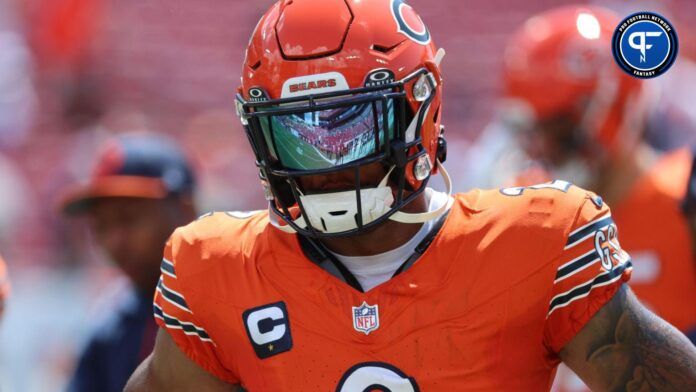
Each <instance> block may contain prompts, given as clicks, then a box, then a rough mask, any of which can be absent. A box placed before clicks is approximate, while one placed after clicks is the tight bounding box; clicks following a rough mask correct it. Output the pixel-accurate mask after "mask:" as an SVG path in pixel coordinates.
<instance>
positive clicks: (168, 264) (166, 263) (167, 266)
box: [160, 259, 176, 278]
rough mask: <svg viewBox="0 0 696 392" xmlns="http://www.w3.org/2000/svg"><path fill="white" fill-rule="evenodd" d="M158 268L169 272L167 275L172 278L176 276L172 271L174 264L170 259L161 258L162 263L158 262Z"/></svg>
mask: <svg viewBox="0 0 696 392" xmlns="http://www.w3.org/2000/svg"><path fill="white" fill-rule="evenodd" d="M160 269H161V270H162V272H163V273H167V272H168V273H169V275H170V276H171V277H173V278H176V272H175V271H174V264H172V262H171V261H169V260H167V259H162V263H161V264H160Z"/></svg>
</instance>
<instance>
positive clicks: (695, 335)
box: [682, 152, 696, 342]
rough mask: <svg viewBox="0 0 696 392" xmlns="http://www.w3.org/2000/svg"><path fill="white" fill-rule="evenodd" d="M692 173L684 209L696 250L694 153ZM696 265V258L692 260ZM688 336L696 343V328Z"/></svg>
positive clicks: (693, 155) (692, 243)
mask: <svg viewBox="0 0 696 392" xmlns="http://www.w3.org/2000/svg"><path fill="white" fill-rule="evenodd" d="M691 155H692V163H691V173H690V174H689V181H688V183H687V187H686V196H685V197H684V201H683V202H682V209H683V210H684V214H685V215H686V217H687V220H688V223H689V231H690V233H691V247H692V248H693V249H696V154H694V153H693V152H692V154H691ZM691 261H692V262H693V263H694V264H696V256H695V257H694V259H693V260H691ZM687 336H688V337H689V339H690V340H691V341H692V342H696V327H694V328H691V329H690V330H688V331H687Z"/></svg>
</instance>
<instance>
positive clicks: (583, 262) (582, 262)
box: [556, 250, 599, 281]
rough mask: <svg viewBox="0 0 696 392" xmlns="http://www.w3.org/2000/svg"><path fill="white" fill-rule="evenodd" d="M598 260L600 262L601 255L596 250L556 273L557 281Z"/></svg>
mask: <svg viewBox="0 0 696 392" xmlns="http://www.w3.org/2000/svg"><path fill="white" fill-rule="evenodd" d="M597 260H599V254H598V253H597V250H594V251H592V252H590V253H588V254H586V255H584V256H582V257H580V258H579V259H577V260H575V261H573V262H572V263H571V264H568V265H566V266H563V267H561V268H559V269H558V272H557V273H556V280H557V281H558V280H560V279H562V278H563V277H565V276H568V275H570V274H572V273H573V272H575V271H577V270H580V269H582V268H583V267H585V266H587V265H588V264H591V263H593V262H595V261H597Z"/></svg>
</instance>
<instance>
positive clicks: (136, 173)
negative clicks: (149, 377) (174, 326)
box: [62, 134, 196, 392]
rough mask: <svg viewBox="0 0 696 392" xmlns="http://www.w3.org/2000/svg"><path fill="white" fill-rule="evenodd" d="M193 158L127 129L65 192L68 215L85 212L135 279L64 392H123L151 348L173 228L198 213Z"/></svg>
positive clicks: (120, 265)
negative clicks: (155, 303) (155, 299)
mask: <svg viewBox="0 0 696 392" xmlns="http://www.w3.org/2000/svg"><path fill="white" fill-rule="evenodd" d="M194 186H195V179H194V173H193V170H192V168H191V165H190V163H189V162H188V161H187V158H186V157H185V155H184V153H183V152H182V150H181V149H180V147H179V146H178V145H176V144H175V143H174V142H173V141H172V140H170V139H169V138H166V137H164V136H160V135H155V134H130V135H123V136H120V137H118V138H113V139H111V140H109V141H107V142H106V143H105V144H104V146H103V148H102V149H101V152H100V154H99V156H98V159H97V164H96V166H95V169H94V171H93V174H92V177H91V178H90V180H89V182H88V183H87V184H85V185H75V186H73V187H72V188H71V189H69V190H67V192H66V196H65V199H64V202H63V205H62V209H63V212H64V213H65V214H66V215H68V216H84V217H86V218H87V222H88V225H89V227H90V229H91V232H92V233H93V234H94V238H95V240H96V242H97V244H98V245H99V246H100V247H102V248H103V249H104V250H105V252H106V253H107V254H108V256H110V258H111V259H112V260H113V261H114V262H115V263H116V265H117V266H118V268H119V269H120V270H121V271H122V272H123V273H124V274H125V275H126V276H127V277H128V279H129V280H130V282H131V283H132V292H131V293H129V295H127V296H124V297H123V299H122V302H121V303H120V304H119V305H118V306H117V311H116V312H115V313H114V314H113V315H112V317H110V318H108V319H106V320H102V321H101V323H100V324H99V325H98V327H97V328H96V330H95V331H94V334H93V336H92V337H91V339H89V341H88V343H87V346H86V348H85V350H84V352H83V354H82V356H81V358H80V359H79V362H78V364H77V369H76V370H75V373H74V376H73V378H72V381H71V382H70V385H69V387H68V390H69V391H75V392H77V391H121V390H122V389H123V387H124V386H125V384H126V381H127V380H128V377H129V375H130V374H131V373H132V372H133V370H134V369H135V368H136V366H137V364H138V363H140V362H141V361H142V360H143V359H144V358H145V357H146V356H147V355H148V354H149V353H150V351H151V350H152V347H153V345H154V339H155V334H156V332H157V326H156V324H155V322H154V320H153V317H152V295H153V293H154V291H155V287H156V286H157V280H158V278H159V274H160V264H161V262H162V252H161V249H162V247H163V246H164V243H165V242H166V240H167V238H168V237H169V235H170V234H171V233H172V231H173V230H174V229H175V228H176V227H178V226H181V225H183V224H185V223H188V222H190V221H192V220H193V219H195V216H196V212H195V208H194V203H193V192H194Z"/></svg>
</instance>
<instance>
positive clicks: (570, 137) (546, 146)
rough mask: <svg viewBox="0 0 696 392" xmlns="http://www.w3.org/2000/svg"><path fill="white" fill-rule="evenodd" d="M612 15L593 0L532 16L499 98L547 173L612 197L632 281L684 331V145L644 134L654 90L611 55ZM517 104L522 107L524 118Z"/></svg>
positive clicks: (692, 287) (688, 251)
mask: <svg viewBox="0 0 696 392" xmlns="http://www.w3.org/2000/svg"><path fill="white" fill-rule="evenodd" d="M619 20H620V18H619V17H618V16H617V15H615V14H614V13H613V12H611V11H609V10H606V9H603V8H600V7H595V6H591V7H588V6H565V7H560V8H556V9H553V10H550V11H546V12H544V13H542V14H540V15H536V16H534V17H532V18H530V19H529V20H528V21H527V22H526V23H525V24H524V25H523V26H522V27H521V28H520V30H519V31H517V32H516V33H515V34H513V39H512V41H511V42H510V43H509V45H508V47H507V50H506V53H505V69H504V72H505V73H504V74H505V84H506V93H507V100H506V101H505V105H508V106H509V107H512V108H516V109H515V110H516V111H515V113H517V115H518V117H517V124H522V125H521V126H520V127H519V128H518V129H517V131H518V132H519V134H518V136H519V139H518V140H519V141H520V143H521V145H522V146H524V149H525V151H526V153H527V154H528V155H529V156H530V157H531V158H533V159H534V160H536V161H537V162H541V164H542V165H543V169H544V170H546V171H548V172H550V173H551V174H550V176H549V177H550V178H563V179H566V180H569V181H572V182H573V183H575V184H578V185H581V186H583V187H586V188H587V189H591V190H593V191H595V192H597V193H598V194H601V195H602V197H604V200H605V201H606V202H607V203H609V204H610V205H612V206H613V211H612V216H613V219H614V221H615V222H616V224H617V226H618V227H619V228H621V232H620V234H621V244H622V246H623V248H624V249H625V250H627V251H628V252H629V253H630V254H631V256H632V261H633V264H634V266H635V269H634V272H633V274H632V278H631V288H632V289H633V290H634V292H635V293H636V295H637V296H638V298H639V299H640V300H641V301H642V302H643V303H644V304H645V305H646V306H647V307H649V308H650V309H651V310H652V311H654V312H655V313H656V314H657V315H659V316H660V317H662V318H664V319H665V320H666V321H668V322H669V323H671V324H672V325H674V326H676V327H677V328H678V329H680V330H681V331H683V332H687V331H689V330H691V329H693V328H696V306H693V303H694V299H696V268H695V264H694V262H693V260H694V253H693V250H692V244H691V241H690V237H689V231H688V227H687V222H686V220H685V219H684V215H683V214H682V211H681V210H680V208H679V206H680V202H681V200H682V199H683V197H684V194H685V192H686V182H687V178H688V175H689V170H690V167H691V154H690V153H689V151H687V150H686V149H682V150H677V151H674V152H671V153H667V154H666V155H664V156H662V157H658V156H657V154H656V153H655V151H654V150H653V149H652V148H651V147H650V146H649V145H648V144H647V143H646V142H645V141H644V140H643V137H642V136H643V132H644V130H645V126H646V117H647V113H649V109H650V108H651V107H652V106H653V105H654V102H653V101H651V100H652V99H654V96H653V94H652V91H650V90H648V87H649V85H648V84H646V83H644V82H642V81H641V80H639V79H636V78H633V77H631V76H629V75H627V74H625V73H624V72H622V71H621V70H620V69H619V67H618V66H616V64H614V60H613V59H612V55H611V38H612V34H613V32H614V29H615V28H616V26H617V25H618V23H619ZM523 108H525V109H523ZM519 113H528V114H529V116H528V118H527V120H526V121H521V120H520V119H519ZM537 173H538V171H537ZM533 176H536V174H533ZM526 177H528V173H524V174H523V175H521V176H520V177H519V178H520V181H521V182H522V183H521V185H526V183H527V182H529V181H536V180H538V178H536V179H534V180H529V181H528V180H527V178H526Z"/></svg>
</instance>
